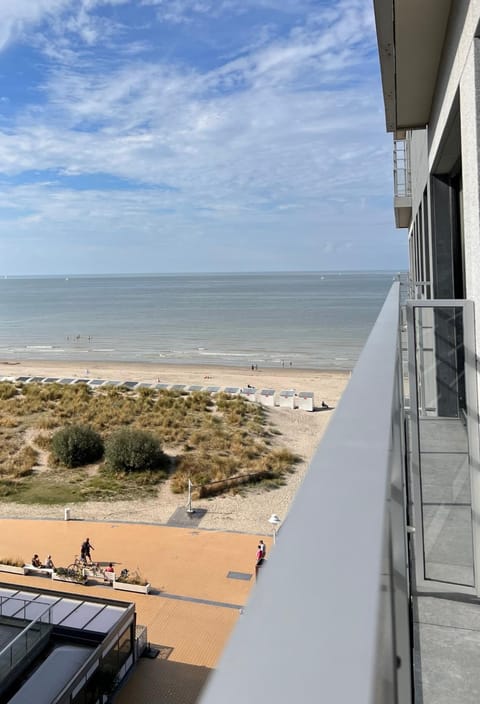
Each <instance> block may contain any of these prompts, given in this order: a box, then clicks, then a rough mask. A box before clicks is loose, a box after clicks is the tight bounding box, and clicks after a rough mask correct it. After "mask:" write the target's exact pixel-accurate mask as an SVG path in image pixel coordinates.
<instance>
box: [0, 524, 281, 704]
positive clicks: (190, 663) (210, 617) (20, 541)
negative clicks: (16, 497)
mask: <svg viewBox="0 0 480 704" xmlns="http://www.w3.org/2000/svg"><path fill="white" fill-rule="evenodd" d="M0 525H1V528H2V530H1V531H0V562H1V561H2V558H5V557H20V558H22V559H23V560H24V561H25V562H30V559H31V557H32V555H33V554H34V553H38V554H39V556H40V559H41V560H44V559H45V557H46V555H47V554H49V553H51V554H52V557H53V561H54V563H55V565H57V566H64V567H66V566H67V565H68V564H69V563H71V562H72V561H73V558H74V556H75V555H76V554H78V553H79V552H80V545H81V543H82V542H83V540H84V539H85V538H86V537H87V536H88V537H89V538H90V542H91V543H92V544H93V546H94V548H95V550H94V551H93V552H92V558H93V559H94V561H98V562H101V563H108V562H113V563H114V565H115V568H116V570H118V571H120V570H121V569H122V568H123V567H127V568H128V569H129V570H130V571H133V570H136V569H138V570H139V571H140V573H141V574H142V576H144V577H146V578H147V579H148V581H149V582H150V583H151V585H152V587H153V588H154V590H158V591H159V592H160V596H156V595H148V596H147V595H142V594H132V593H127V592H121V591H117V590H115V591H114V590H113V589H112V588H111V587H106V586H103V585H88V586H80V585H74V584H70V583H66V582H54V581H52V580H49V579H47V578H45V577H32V576H25V577H23V576H18V575H11V574H7V573H0V581H3V582H8V583H14V584H18V585H29V586H33V587H35V588H36V589H38V588H42V587H43V588H45V589H53V590H58V591H68V592H72V593H75V594H80V595H81V594H85V595H89V596H99V597H104V598H105V597H108V598H111V599H117V600H123V601H135V604H136V611H137V623H140V624H143V625H146V626H147V627H148V640H149V641H150V642H151V643H154V644H158V645H162V646H165V647H167V648H172V650H171V652H170V654H169V656H168V659H161V658H157V659H156V660H144V659H142V660H141V661H140V662H139V663H138V665H137V668H136V669H135V671H134V672H133V674H132V675H131V677H130V678H129V679H128V681H127V683H126V684H125V685H124V687H123V688H122V690H121V691H120V692H119V694H118V695H117V696H116V698H115V702H116V704H130V703H131V702H135V704H147V703H148V704H151V702H157V701H162V702H164V703H165V704H179V703H180V702H181V703H182V704H193V702H195V701H196V699H197V698H198V694H199V692H200V689H201V687H202V685H203V684H204V682H205V679H206V677H207V675H208V673H209V672H210V671H211V668H213V667H215V665H216V663H217V661H218V659H219V656H220V654H221V652H222V650H223V648H224V646H225V643H226V641H227V639H228V637H229V635H230V633H231V631H232V629H233V627H234V625H235V623H236V621H237V619H238V617H239V609H237V608H229V606H228V605H238V606H243V605H244V604H245V603H246V601H247V598H248V595H249V592H250V590H251V589H252V586H253V585H254V583H255V579H254V576H252V578H251V579H250V581H244V580H237V579H228V578H227V573H228V572H230V571H233V572H244V573H250V574H252V575H254V571H255V569H254V565H255V552H256V547H257V543H258V540H259V538H260V537H262V538H263V539H264V540H265V543H266V544H267V549H270V547H271V544H270V540H269V538H268V537H265V536H255V535H246V534H240V533H222V532H217V531H202V530H198V529H197V530H192V529H191V528H170V527H168V526H157V525H139V524H121V523H103V522H101V523H91V522H87V521H38V520H34V521H29V520H13V519H2V520H1V522H0ZM162 592H164V593H167V594H171V595H176V596H182V597H186V598H187V600H177V599H175V600H174V599H169V598H165V597H162V596H161V593H162ZM188 599H202V600H206V601H212V602H219V603H220V604H221V605H211V604H205V603H195V602H194V601H189V600H188ZM162 652H163V651H162Z"/></svg>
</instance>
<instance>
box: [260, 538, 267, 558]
mask: <svg viewBox="0 0 480 704" xmlns="http://www.w3.org/2000/svg"><path fill="white" fill-rule="evenodd" d="M258 547H259V548H260V549H261V551H262V557H263V559H265V557H266V555H267V546H266V545H265V543H264V542H263V540H261V541H260V542H259V544H258Z"/></svg>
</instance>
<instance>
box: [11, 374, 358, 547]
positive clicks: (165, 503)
mask: <svg viewBox="0 0 480 704" xmlns="http://www.w3.org/2000/svg"><path fill="white" fill-rule="evenodd" d="M0 376H12V377H19V376H52V377H59V376H61V377H73V378H90V379H93V378H98V379H107V380H118V381H128V380H131V381H143V382H149V383H155V382H164V383H172V384H174V383H178V384H187V385H193V384H198V385H202V386H207V385H212V386H220V387H224V386H242V387H244V386H247V385H248V384H250V385H251V386H255V387H257V388H271V389H275V390H276V391H281V390H282V389H295V391H296V392H297V393H298V392H299V391H313V392H314V395H315V405H316V407H318V406H320V405H321V402H322V401H325V402H326V403H327V404H328V405H329V406H331V407H333V408H335V406H336V404H337V403H338V400H339V399H340V397H341V395H342V392H343V390H344V389H345V386H346V385H347V382H348V379H349V377H350V373H349V372H343V371H331V372H326V371H320V370H314V369H306V370H305V369H303V370H302V369H292V368H285V369H282V368H279V369H272V368H265V369H259V370H258V371H252V370H251V368H250V367H248V368H243V367H219V366H211V365H204V366H199V365H192V366H190V365H170V364H169V365H163V364H162V365H161V364H147V363H136V362H92V361H88V362H85V361H83V362H65V361H25V362H23V361H22V362H20V363H18V364H14V363H12V362H8V363H7V362H1V361H0ZM267 412H268V414H269V420H270V422H271V423H272V424H274V425H275V426H276V427H277V429H278V430H279V431H280V433H281V435H280V436H279V442H280V443H281V444H282V445H283V446H286V447H288V448H289V449H290V450H291V451H292V452H294V453H296V454H297V455H299V456H300V457H301V458H302V461H301V463H299V464H298V465H296V468H295V472H294V473H293V474H291V475H289V476H288V477H287V479H286V484H285V485H284V486H282V487H280V488H278V489H273V490H269V491H266V490H265V489H250V490H248V491H246V492H245V493H244V494H243V495H236V496H233V495H227V496H224V497H214V498H210V499H202V500H197V501H194V502H193V508H204V509H206V510H207V513H206V514H205V516H204V517H203V518H202V520H201V522H200V525H199V527H200V528H207V529H216V530H235V531H242V532H251V533H264V534H267V533H268V532H269V529H270V526H269V524H268V518H269V517H270V515H271V514H272V513H276V514H278V515H279V516H280V517H281V518H282V519H284V518H285V517H286V515H287V512H288V509H289V507H290V504H291V502H292V499H293V497H294V495H295V493H296V491H297V489H298V487H299V485H300V483H301V481H302V479H303V477H304V476H305V472H306V471H307V469H308V465H309V463H310V461H311V458H312V456H313V454H314V452H315V449H316V447H317V445H318V443H319V441H320V439H321V436H322V434H323V432H324V430H325V428H326V426H327V424H328V421H329V419H330V417H331V415H332V413H333V412H334V410H329V411H316V412H313V413H311V412H308V411H302V410H299V409H295V410H291V409H288V408H272V409H267ZM185 503H186V497H184V496H179V495H178V494H172V492H171V491H170V486H169V483H168V482H166V483H165V484H163V485H162V486H161V488H160V489H159V492H158V496H157V497H156V498H154V499H147V500H145V499H142V500H136V499H135V498H134V497H133V498H132V500H131V501H109V502H106V501H98V502H92V501H90V502H86V503H78V504H72V506H70V508H71V515H72V518H75V519H79V520H80V519H83V520H107V521H130V522H135V521H142V522H146V523H166V522H167V521H168V519H169V518H170V517H171V515H172V514H173V513H174V512H175V510H176V509H177V508H178V507H180V506H185ZM64 508H65V507H64V506H25V505H22V504H11V503H6V502H0V516H1V517H3V518H56V519H58V518H62V517H63V513H64Z"/></svg>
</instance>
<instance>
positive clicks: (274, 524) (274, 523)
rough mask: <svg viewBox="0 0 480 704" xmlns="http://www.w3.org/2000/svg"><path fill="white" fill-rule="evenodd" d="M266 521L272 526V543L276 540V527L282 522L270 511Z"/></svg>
mask: <svg viewBox="0 0 480 704" xmlns="http://www.w3.org/2000/svg"><path fill="white" fill-rule="evenodd" d="M268 522H269V523H270V524H271V525H272V527H273V544H274V545H275V543H276V542H277V529H278V526H279V525H280V523H281V522H282V521H281V519H280V518H279V517H278V516H277V514H276V513H272V515H271V516H270V518H269V519H268Z"/></svg>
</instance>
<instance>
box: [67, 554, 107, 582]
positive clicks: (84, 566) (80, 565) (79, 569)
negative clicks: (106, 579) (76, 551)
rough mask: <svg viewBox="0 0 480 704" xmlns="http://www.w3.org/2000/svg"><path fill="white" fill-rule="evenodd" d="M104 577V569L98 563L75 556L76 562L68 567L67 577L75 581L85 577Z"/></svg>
mask: <svg viewBox="0 0 480 704" xmlns="http://www.w3.org/2000/svg"><path fill="white" fill-rule="evenodd" d="M87 570H88V572H89V576H91V577H103V569H102V567H100V564H99V563H98V562H88V561H87V560H86V559H85V558H84V557H82V556H80V557H79V556H78V555H75V559H74V561H73V562H72V563H71V564H70V565H68V567H67V575H68V576H69V577H71V578H73V579H78V578H79V577H85V576H86V575H87Z"/></svg>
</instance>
